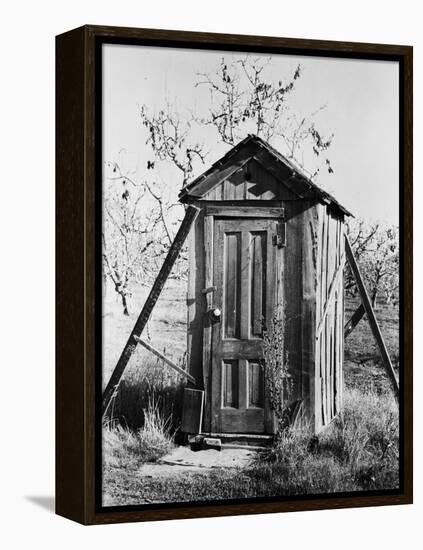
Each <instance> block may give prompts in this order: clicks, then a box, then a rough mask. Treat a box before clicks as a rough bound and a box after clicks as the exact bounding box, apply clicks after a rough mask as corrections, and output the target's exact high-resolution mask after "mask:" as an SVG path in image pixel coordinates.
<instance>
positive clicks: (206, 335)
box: [193, 216, 214, 431]
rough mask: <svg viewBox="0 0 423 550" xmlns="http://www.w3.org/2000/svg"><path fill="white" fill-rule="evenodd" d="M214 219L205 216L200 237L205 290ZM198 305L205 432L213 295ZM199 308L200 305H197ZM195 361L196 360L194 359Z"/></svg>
mask: <svg viewBox="0 0 423 550" xmlns="http://www.w3.org/2000/svg"><path fill="white" fill-rule="evenodd" d="M213 226H214V219H213V216H204V222H203V239H200V238H199V237H198V239H197V240H198V242H199V243H201V242H203V243H204V254H202V252H203V251H202V250H200V251H199V252H198V254H201V255H202V256H203V257H204V274H203V279H204V288H211V287H212V286H213V246H214V238H213V232H214V227H213ZM197 300H198V303H201V302H203V303H204V302H205V307H204V310H203V311H201V313H202V325H203V343H202V344H203V354H202V366H203V381H204V389H205V390H206V391H205V395H204V420H203V426H204V430H206V431H210V430H211V400H210V394H211V377H212V373H211V347H212V325H211V321H210V318H209V316H208V314H207V312H208V311H209V310H210V309H211V308H212V307H213V293H211V292H209V293H207V294H206V296H205V299H204V298H202V297H200V296H199V295H197ZM197 307H198V304H197ZM193 359H194V358H193Z"/></svg>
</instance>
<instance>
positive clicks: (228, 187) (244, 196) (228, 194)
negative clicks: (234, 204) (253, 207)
mask: <svg viewBox="0 0 423 550" xmlns="http://www.w3.org/2000/svg"><path fill="white" fill-rule="evenodd" d="M296 198H298V197H296V195H294V193H292V192H291V191H290V190H289V189H288V187H286V186H285V185H284V184H283V182H281V181H280V180H278V179H277V178H276V177H275V176H274V175H273V174H271V173H270V172H269V171H268V170H266V168H265V167H264V166H263V165H262V164H260V163H259V162H258V161H257V160H256V159H254V158H252V159H250V160H249V161H248V162H246V163H245V164H244V165H242V166H241V167H240V168H238V169H237V170H236V171H235V172H233V173H232V174H230V175H229V176H228V177H227V178H226V179H224V180H223V181H221V182H220V183H218V184H217V185H215V186H214V187H212V188H211V189H210V190H209V191H208V192H207V193H206V194H205V195H204V196H203V199H205V200H209V201H214V200H217V201H223V200H235V201H245V200H293V199H296Z"/></svg>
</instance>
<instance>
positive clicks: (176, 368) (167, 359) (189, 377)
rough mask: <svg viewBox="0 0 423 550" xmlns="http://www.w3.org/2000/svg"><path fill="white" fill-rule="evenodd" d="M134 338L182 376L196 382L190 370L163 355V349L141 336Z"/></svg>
mask: <svg viewBox="0 0 423 550" xmlns="http://www.w3.org/2000/svg"><path fill="white" fill-rule="evenodd" d="M134 339H135V340H136V341H137V342H138V344H141V345H142V346H144V347H145V349H148V351H151V353H154V355H156V356H157V357H158V358H159V359H161V360H162V361H163V362H164V363H166V365H169V367H172V369H174V370H176V372H179V374H182V376H185V378H187V379H188V380H189V381H190V382H192V383H193V384H195V383H196V382H195V378H194V377H193V376H191V375H190V374H189V372H187V371H185V370H184V369H182V368H181V367H179V366H178V365H177V364H176V363H174V362H173V361H171V360H170V359H169V358H168V357H166V356H165V355H163V353H162V352H161V351H159V350H158V349H156V348H154V347H153V346H152V345H151V344H149V343H148V342H146V341H145V340H143V339H142V338H140V337H139V336H136V335H134Z"/></svg>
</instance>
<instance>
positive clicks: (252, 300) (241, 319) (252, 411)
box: [211, 218, 277, 433]
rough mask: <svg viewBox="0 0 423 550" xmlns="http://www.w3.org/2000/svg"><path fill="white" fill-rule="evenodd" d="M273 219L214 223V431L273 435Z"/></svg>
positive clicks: (274, 222) (274, 225)
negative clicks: (268, 360) (266, 344)
mask: <svg viewBox="0 0 423 550" xmlns="http://www.w3.org/2000/svg"><path fill="white" fill-rule="evenodd" d="M276 226H277V221H276V220H273V219H266V218H262V219H245V218H244V219H216V220H215V224H214V239H213V247H214V249H213V280H214V286H215V287H216V290H215V293H214V294H215V295H214V305H215V307H217V308H219V309H220V310H221V316H220V319H219V320H218V321H217V322H215V324H214V325H213V336H212V350H211V352H212V372H211V377H212V383H211V387H212V399H211V404H212V411H211V413H212V414H211V421H212V430H213V431H214V432H222V433H266V432H271V430H272V415H271V413H270V410H269V407H268V405H267V399H266V392H265V372H264V367H263V364H262V361H261V360H262V356H263V328H264V327H265V325H266V321H268V320H270V319H271V317H272V315H273V312H274V307H275V277H276V266H275V263H276V262H275V247H274V245H273V243H272V237H273V236H274V235H275V233H276Z"/></svg>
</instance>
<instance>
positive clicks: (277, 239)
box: [272, 221, 286, 248]
mask: <svg viewBox="0 0 423 550" xmlns="http://www.w3.org/2000/svg"><path fill="white" fill-rule="evenodd" d="M272 242H273V246H277V247H278V248H283V247H284V246H286V223H285V222H284V221H279V222H278V223H277V225H276V235H273V239H272Z"/></svg>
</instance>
